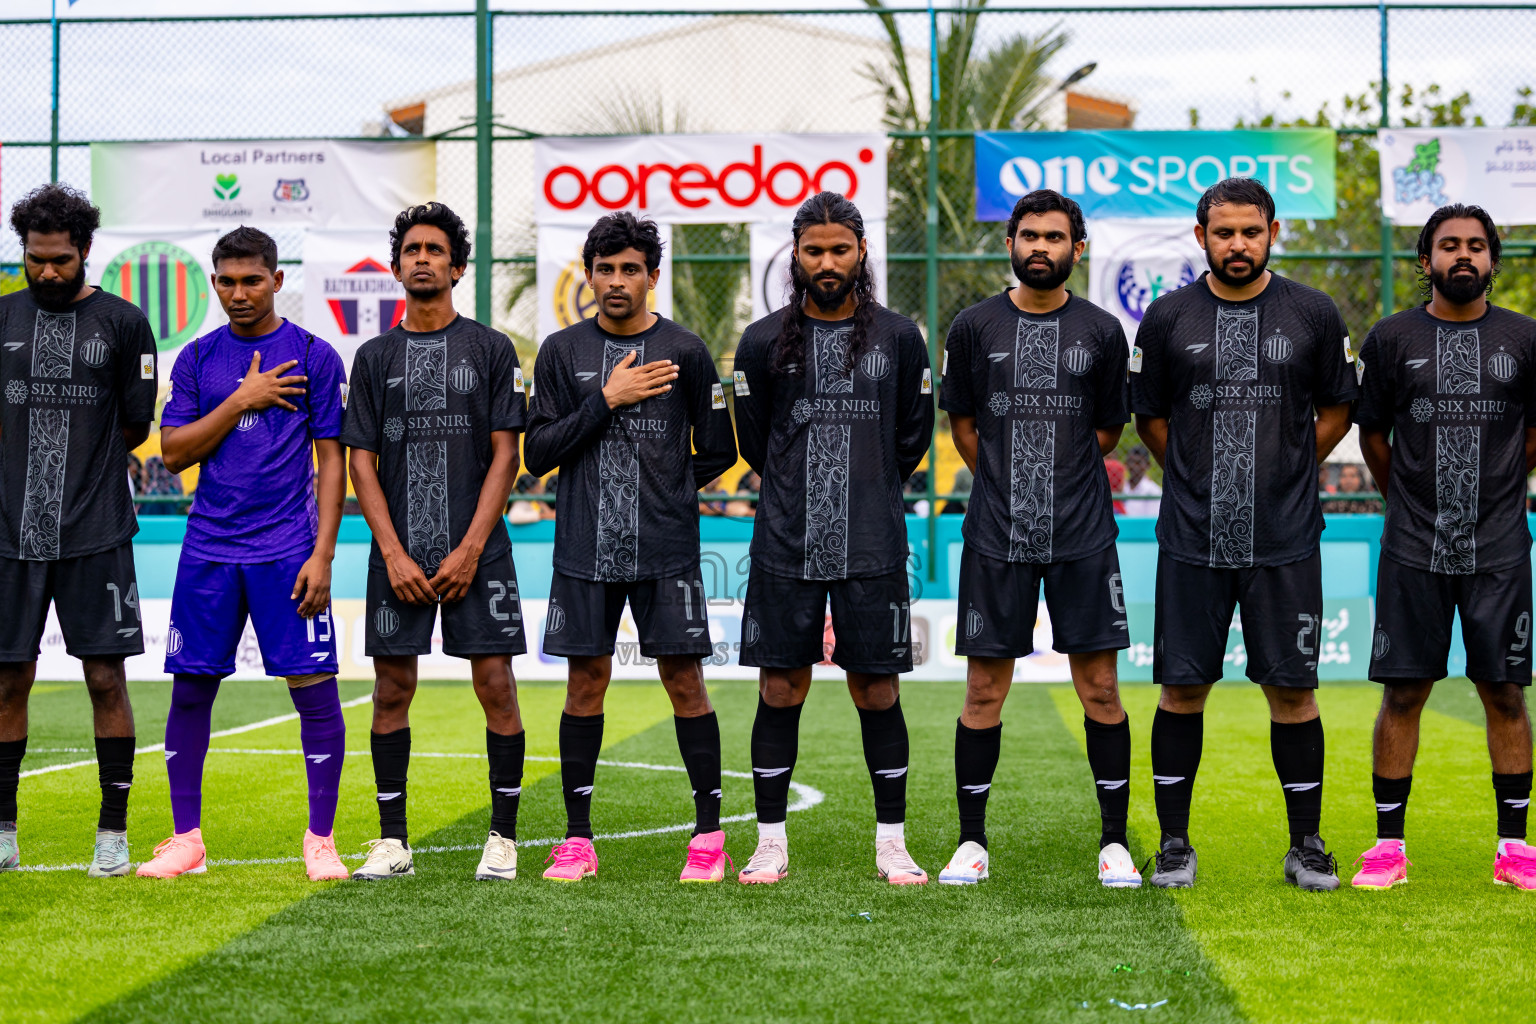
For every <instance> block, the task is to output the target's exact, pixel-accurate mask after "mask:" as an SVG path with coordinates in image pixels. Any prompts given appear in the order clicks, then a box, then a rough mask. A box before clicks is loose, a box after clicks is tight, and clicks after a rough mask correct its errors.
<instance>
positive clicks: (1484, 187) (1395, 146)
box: [1376, 128, 1536, 227]
mask: <svg viewBox="0 0 1536 1024" xmlns="http://www.w3.org/2000/svg"><path fill="white" fill-rule="evenodd" d="M1376 138H1377V145H1378V147H1379V148H1380V151H1381V206H1382V210H1383V211H1384V212H1385V213H1386V215H1387V216H1388V217H1389V218H1391V220H1392V223H1394V224H1404V225H1412V226H1414V227H1417V226H1419V225H1421V224H1423V223H1424V222H1425V221H1426V220H1428V219H1429V215H1430V214H1431V213H1433V212H1435V210H1436V209H1438V208H1439V207H1441V206H1445V205H1446V204H1448V203H1469V204H1472V205H1476V206H1481V207H1482V208H1483V209H1485V210H1487V211H1488V213H1489V215H1491V216H1492V217H1493V219H1494V221H1495V222H1497V223H1499V224H1536V128H1393V129H1391V130H1388V131H1383V132H1381V133H1380V134H1379V135H1377V137H1376Z"/></svg>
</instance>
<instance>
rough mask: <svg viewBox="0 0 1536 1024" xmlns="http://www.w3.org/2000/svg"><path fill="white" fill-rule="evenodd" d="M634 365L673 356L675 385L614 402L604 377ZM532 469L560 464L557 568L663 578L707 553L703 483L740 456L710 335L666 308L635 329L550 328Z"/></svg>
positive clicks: (527, 443)
mask: <svg viewBox="0 0 1536 1024" xmlns="http://www.w3.org/2000/svg"><path fill="white" fill-rule="evenodd" d="M631 352H634V353H635V354H636V355H635V363H634V365H636V366H642V365H644V364H646V363H650V362H655V361H657V360H659V359H668V360H671V361H672V362H673V363H675V364H677V368H678V376H677V380H675V381H674V382H673V384H672V390H671V391H669V392H667V393H666V394H664V395H659V396H657V397H655V398H648V399H646V400H645V401H643V402H637V403H636V404H634V405H627V406H622V407H620V408H618V409H614V410H611V411H610V410H609V408H608V402H607V400H606V399H605V398H604V397H603V385H604V384H606V383H607V382H608V377H609V375H610V374H612V373H613V370H614V367H616V366H618V365H619V364H620V363H622V362H623V361H624V359H625V358H626V357H627V356H628V355H629V354H630V353H631ZM533 374H534V392H533V399H532V400H531V402H530V404H529V422H528V436H527V438H526V439H525V440H524V444H523V453H524V457H525V459H526V461H527V464H528V471H529V472H530V473H535V474H538V475H540V476H542V475H544V474H545V473H548V472H549V471H550V470H552V469H556V468H558V469H559V470H560V490H559V492H558V493H557V495H556V498H555V508H556V516H555V561H554V564H555V568H556V569H558V570H560V572H562V573H564V574H565V575H567V576H574V577H576V578H578V579H585V580H597V581H602V582H606V583H620V582H628V581H631V580H652V579H665V578H667V577H670V576H679V575H682V574H683V573H684V572H685V571H691V570H692V568H693V567H694V566H695V565H697V564H698V561H699V498H698V491H699V487H701V486H702V485H704V484H707V483H709V481H711V480H713V479H714V478H715V477H717V476H719V475H720V474H721V473H723V472H725V471H726V470H727V469H730V468H731V467H732V466H733V465H735V464H736V437H735V435H734V434H733V433H732V431H731V414H730V412H729V411H728V410H727V409H726V405H725V392H724V391H723V390H722V389H721V387H720V377H719V374H718V373H717V372H716V370H715V364H714V360H713V359H712V358H711V357H710V354H709V349H708V348H706V347H705V345H704V342H703V341H701V340H700V339H699V337H698V336H697V335H695V334H693V333H692V332H691V331H687V330H684V329H683V328H682V327H680V326H678V325H677V324H676V323H673V322H672V321H671V320H668V319H666V318H664V317H658V318H657V319H656V323H655V324H653V325H652V326H651V327H650V328H649V329H647V330H645V331H642V332H641V333H639V334H632V335H624V336H620V335H616V334H609V333H607V332H606V331H604V330H603V329H602V328H600V327H598V326H597V319H596V318H595V317H594V318H592V319H590V320H583V321H582V322H581V323H579V324H575V325H573V326H571V327H567V328H566V329H565V330H563V331H557V332H556V333H554V334H551V335H550V336H549V337H548V338H546V339H545V340H544V344H543V346H542V347H541V348H540V349H539V359H538V362H537V363H535V364H534V371H533Z"/></svg>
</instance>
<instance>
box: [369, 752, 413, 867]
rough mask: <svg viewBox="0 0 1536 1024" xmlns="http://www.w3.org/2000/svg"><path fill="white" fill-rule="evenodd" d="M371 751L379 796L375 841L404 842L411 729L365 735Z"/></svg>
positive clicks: (374, 777)
mask: <svg viewBox="0 0 1536 1024" xmlns="http://www.w3.org/2000/svg"><path fill="white" fill-rule="evenodd" d="M368 747H369V749H370V750H371V751H372V752H373V781H374V785H376V786H377V787H378V796H379V838H380V839H398V840H400V841H401V842H402V843H406V842H407V837H408V836H409V833H408V832H407V831H406V828H405V777H406V772H407V770H408V769H409V768H410V765H411V730H410V727H409V726H407V727H406V728H404V729H397V730H395V731H394V732H386V733H377V732H371V733H369V734H368Z"/></svg>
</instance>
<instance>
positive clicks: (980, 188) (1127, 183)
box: [976, 128, 1335, 221]
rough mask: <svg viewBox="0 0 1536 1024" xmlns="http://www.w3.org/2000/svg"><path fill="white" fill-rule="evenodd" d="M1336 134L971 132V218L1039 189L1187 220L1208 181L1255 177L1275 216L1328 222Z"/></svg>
mask: <svg viewBox="0 0 1536 1024" xmlns="http://www.w3.org/2000/svg"><path fill="white" fill-rule="evenodd" d="M1334 153H1335V137H1334V133H1333V132H1332V131H1331V130H1329V129H1325V128H1309V129H1301V130H1295V131H1218V132H1204V131H1186V132H1136V131H1125V132H978V133H977V134H976V219H977V220H983V221H996V220H1007V219H1008V216H1009V214H1010V213H1012V212H1013V204H1014V203H1015V202H1017V201H1018V199H1019V197H1020V196H1022V195H1024V194H1025V193H1028V192H1032V191H1034V190H1035V189H1037V188H1049V189H1055V190H1056V191H1057V192H1060V193H1062V194H1063V195H1066V196H1070V197H1071V198H1073V199H1075V200H1077V202H1078V203H1079V204H1081V206H1082V208H1083V214H1084V215H1085V216H1087V217H1188V216H1190V215H1192V214H1193V213H1194V212H1195V203H1196V202H1198V201H1199V199H1200V196H1201V194H1202V193H1203V192H1204V191H1205V190H1206V189H1208V188H1210V187H1211V186H1212V185H1214V184H1216V183H1217V182H1218V181H1221V180H1222V179H1223V178H1229V177H1246V178H1257V179H1258V180H1259V181H1261V182H1263V183H1264V185H1265V187H1267V188H1268V189H1269V191H1270V193H1271V194H1272V195H1273V196H1274V197H1275V205H1276V207H1277V215H1278V216H1281V217H1301V218H1307V219H1312V220H1328V219H1331V218H1332V217H1333V216H1334V181H1333V176H1334Z"/></svg>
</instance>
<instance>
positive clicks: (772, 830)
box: [757, 821, 789, 839]
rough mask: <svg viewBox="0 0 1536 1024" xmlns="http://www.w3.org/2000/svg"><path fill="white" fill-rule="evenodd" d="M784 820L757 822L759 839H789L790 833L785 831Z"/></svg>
mask: <svg viewBox="0 0 1536 1024" xmlns="http://www.w3.org/2000/svg"><path fill="white" fill-rule="evenodd" d="M785 824H786V823H785V822H782V821H760V822H758V823H757V838H759V839H788V838H789V835H788V834H787V833H786V832H785V831H784V825H785Z"/></svg>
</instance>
